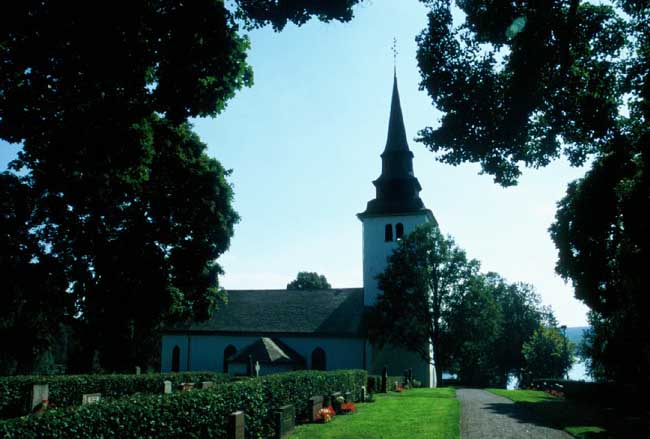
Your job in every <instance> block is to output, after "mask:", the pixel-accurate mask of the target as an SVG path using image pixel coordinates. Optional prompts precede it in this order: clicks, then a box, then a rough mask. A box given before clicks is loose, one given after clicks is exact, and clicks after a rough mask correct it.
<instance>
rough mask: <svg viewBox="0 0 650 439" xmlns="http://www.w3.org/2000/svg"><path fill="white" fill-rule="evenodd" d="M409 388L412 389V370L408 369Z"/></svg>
mask: <svg viewBox="0 0 650 439" xmlns="http://www.w3.org/2000/svg"><path fill="white" fill-rule="evenodd" d="M409 386H411V387H413V369H409Z"/></svg>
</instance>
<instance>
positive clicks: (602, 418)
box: [486, 399, 650, 439]
mask: <svg viewBox="0 0 650 439" xmlns="http://www.w3.org/2000/svg"><path fill="white" fill-rule="evenodd" d="M486 408H487V409H488V410H491V411H493V412H495V413H499V414H502V415H506V416H509V417H511V418H514V419H517V420H518V421H521V422H529V423H531V424H535V425H539V426H543V427H550V428H557V429H561V430H564V429H566V428H567V427H587V426H594V427H601V428H603V429H604V430H606V431H601V432H596V431H590V432H587V431H585V432H584V433H579V434H576V435H575V436H576V437H578V438H581V439H605V438H625V439H628V438H629V439H636V438H639V439H648V438H650V430H649V429H648V422H647V419H644V418H643V417H638V416H628V415H627V413H625V412H621V411H620V410H616V409H615V408H611V407H603V406H599V405H595V404H593V405H592V404H586V403H579V402H575V401H571V400H564V399H558V400H554V401H540V402H516V403H514V404H510V403H492V404H487V406H486Z"/></svg>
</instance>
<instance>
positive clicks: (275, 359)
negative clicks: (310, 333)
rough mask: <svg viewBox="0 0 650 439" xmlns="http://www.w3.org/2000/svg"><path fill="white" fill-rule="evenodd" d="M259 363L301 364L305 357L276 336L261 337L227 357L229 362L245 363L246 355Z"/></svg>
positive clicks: (246, 360) (246, 361)
mask: <svg viewBox="0 0 650 439" xmlns="http://www.w3.org/2000/svg"><path fill="white" fill-rule="evenodd" d="M249 355H250V356H251V357H252V358H253V361H259V362H260V364H303V363H304V362H305V359H304V358H303V357H302V356H301V355H300V354H299V353H298V352H296V351H294V350H293V349H291V348H290V347H289V346H287V345H286V344H284V343H282V341H280V340H278V339H277V338H269V337H262V338H258V339H257V340H255V341H254V342H253V343H252V344H249V345H248V346H246V347H245V348H244V349H242V350H241V351H239V352H238V353H236V354H235V355H234V356H232V357H231V358H229V359H228V362H229V363H246V364H248V356H249Z"/></svg>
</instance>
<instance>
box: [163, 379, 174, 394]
mask: <svg viewBox="0 0 650 439" xmlns="http://www.w3.org/2000/svg"><path fill="white" fill-rule="evenodd" d="M163 393H172V382H171V381H167V380H165V381H163Z"/></svg>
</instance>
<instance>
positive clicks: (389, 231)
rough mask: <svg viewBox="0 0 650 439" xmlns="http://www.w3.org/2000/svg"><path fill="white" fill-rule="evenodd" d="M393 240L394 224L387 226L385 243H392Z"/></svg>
mask: <svg viewBox="0 0 650 439" xmlns="http://www.w3.org/2000/svg"><path fill="white" fill-rule="evenodd" d="M392 240H393V225H392V224H386V230H385V231H384V241H386V242H388V241H392Z"/></svg>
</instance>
